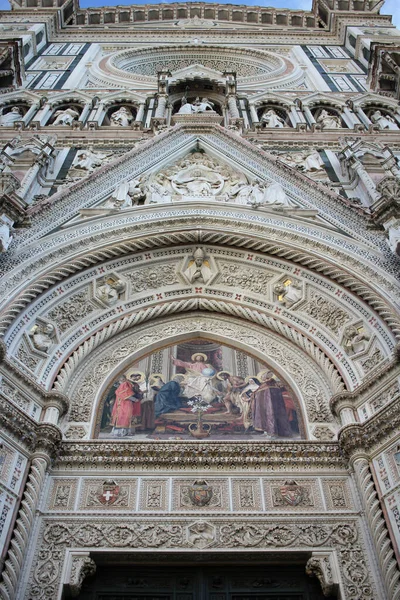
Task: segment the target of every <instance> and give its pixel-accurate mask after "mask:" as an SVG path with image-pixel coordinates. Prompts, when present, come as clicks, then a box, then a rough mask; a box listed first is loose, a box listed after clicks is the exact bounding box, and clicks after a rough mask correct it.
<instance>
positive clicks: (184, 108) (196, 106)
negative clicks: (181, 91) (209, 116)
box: [178, 96, 214, 115]
mask: <svg viewBox="0 0 400 600" xmlns="http://www.w3.org/2000/svg"><path fill="white" fill-rule="evenodd" d="M207 110H212V111H214V103H213V102H211V100H209V99H208V98H202V99H201V100H200V98H199V96H197V98H196V99H195V101H194V102H193V104H190V102H188V101H187V98H186V96H184V97H183V98H182V100H181V107H180V109H179V110H178V115H191V114H194V113H203V112H206V111H207Z"/></svg>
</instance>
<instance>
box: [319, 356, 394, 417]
mask: <svg viewBox="0 0 400 600" xmlns="http://www.w3.org/2000/svg"><path fill="white" fill-rule="evenodd" d="M399 365H400V345H399V344H398V345H397V346H396V347H395V351H394V353H393V359H392V360H391V361H390V362H388V363H386V364H384V365H382V366H381V367H378V368H377V369H374V371H373V374H372V375H369V376H367V377H366V378H365V380H364V381H363V383H362V384H361V385H360V386H359V387H358V388H357V389H356V390H355V391H354V392H341V393H340V394H335V396H332V398H331V400H330V402H329V406H330V408H331V410H332V412H333V414H335V415H337V416H339V413H340V410H341V409H342V408H345V407H349V408H353V409H354V408H356V407H357V406H359V405H360V404H361V402H363V401H364V400H365V399H366V397H367V396H370V395H372V394H373V393H374V392H375V391H377V389H379V388H380V387H382V385H384V384H385V383H386V382H387V380H389V379H392V378H394V377H396V376H398V375H399V374H400V370H399Z"/></svg>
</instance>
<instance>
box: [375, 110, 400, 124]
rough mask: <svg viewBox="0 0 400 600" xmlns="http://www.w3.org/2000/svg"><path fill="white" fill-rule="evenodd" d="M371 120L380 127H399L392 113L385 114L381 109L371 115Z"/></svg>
mask: <svg viewBox="0 0 400 600" xmlns="http://www.w3.org/2000/svg"><path fill="white" fill-rule="evenodd" d="M371 121H372V123H373V124H374V125H378V127H379V128H380V129H399V127H398V125H397V123H396V121H395V120H394V119H393V117H391V116H390V115H383V114H382V113H381V111H380V110H376V111H375V112H374V114H373V115H371Z"/></svg>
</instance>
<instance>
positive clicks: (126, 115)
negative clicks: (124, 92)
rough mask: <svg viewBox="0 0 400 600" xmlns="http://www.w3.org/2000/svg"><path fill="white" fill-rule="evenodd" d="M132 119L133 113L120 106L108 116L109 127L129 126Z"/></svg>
mask: <svg viewBox="0 0 400 600" xmlns="http://www.w3.org/2000/svg"><path fill="white" fill-rule="evenodd" d="M132 121H133V114H132V113H131V111H130V110H129V108H128V107H126V106H121V108H119V109H118V110H116V111H115V112H113V113H112V114H111V116H110V125H111V127H129V125H130V124H131V123H132Z"/></svg>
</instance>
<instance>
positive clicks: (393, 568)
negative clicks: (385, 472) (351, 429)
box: [351, 454, 400, 600]
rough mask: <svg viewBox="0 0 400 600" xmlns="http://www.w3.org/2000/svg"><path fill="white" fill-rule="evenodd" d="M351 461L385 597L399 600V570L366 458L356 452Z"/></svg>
mask: <svg viewBox="0 0 400 600" xmlns="http://www.w3.org/2000/svg"><path fill="white" fill-rule="evenodd" d="M351 463H352V465H353V468H354V473H355V479H356V482H357V486H358V489H359V492H360V497H361V499H362V503H363V505H364V510H365V516H366V519H367V522H368V524H369V529H370V533H371V536H372V539H373V542H374V545H375V550H376V554H377V558H378V562H379V566H380V569H381V575H382V578H383V581H384V583H385V587H386V592H387V597H388V598H390V600H399V598H400V571H399V569H398V566H397V561H396V558H395V555H394V551H393V548H392V543H391V541H390V538H389V534H388V530H387V527H386V521H385V519H384V516H383V513H382V510H381V506H380V502H379V499H378V495H377V493H376V489H375V484H374V480H373V478H372V473H371V470H370V467H369V462H368V459H367V457H366V456H363V455H361V454H358V455H356V456H355V457H353V458H352V460H351Z"/></svg>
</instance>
